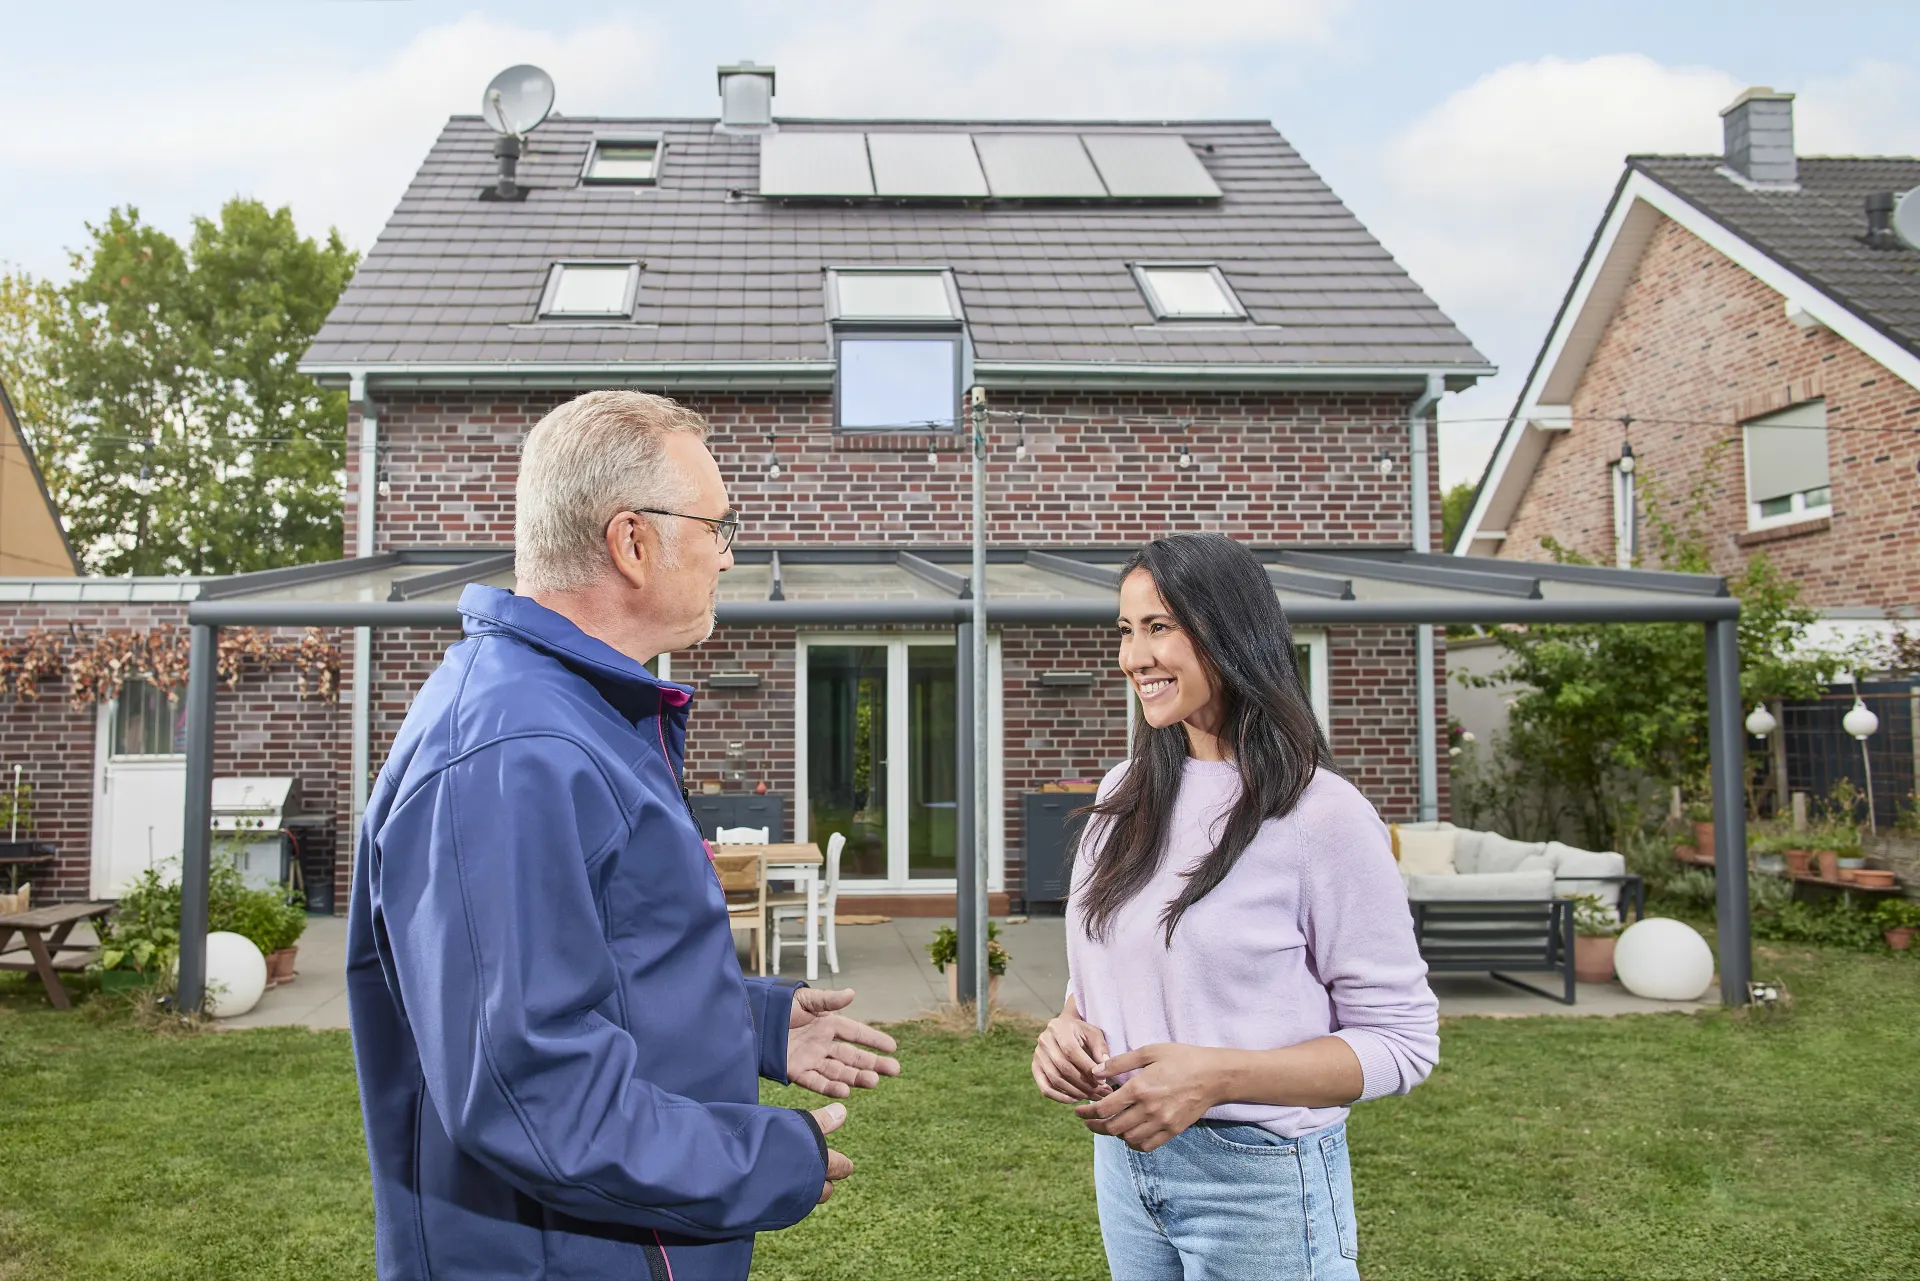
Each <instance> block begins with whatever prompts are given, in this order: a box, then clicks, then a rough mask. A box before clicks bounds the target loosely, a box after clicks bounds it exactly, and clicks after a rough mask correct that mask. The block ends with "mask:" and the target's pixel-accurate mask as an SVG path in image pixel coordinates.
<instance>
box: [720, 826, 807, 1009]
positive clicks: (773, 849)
mask: <svg viewBox="0 0 1920 1281" xmlns="http://www.w3.org/2000/svg"><path fill="white" fill-rule="evenodd" d="M713 852H714V853H715V854H751V855H755V856H757V857H758V858H759V859H760V861H761V862H762V863H764V864H765V865H766V868H767V879H768V880H770V881H792V882H793V883H794V884H796V885H798V886H799V887H800V889H801V890H803V891H805V893H806V896H807V981H808V982H809V983H811V982H813V981H814V980H816V979H818V978H819V977H820V869H821V867H822V866H823V865H825V863H826V861H827V860H826V858H825V857H824V856H823V855H822V854H821V853H820V847H819V846H818V845H815V844H814V843H813V842H812V841H804V842H789V843H783V844H776V845H731V844H729V845H716V846H714V847H713Z"/></svg>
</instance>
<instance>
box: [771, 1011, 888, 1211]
mask: <svg viewBox="0 0 1920 1281" xmlns="http://www.w3.org/2000/svg"><path fill="white" fill-rule="evenodd" d="M851 1004H853V990H852V989H851V988H843V989H841V990H840V991H837V992H828V991H824V990H822V989H820V988H817V987H802V988H795V989H794V993H793V1018H792V1020H791V1021H790V1022H789V1023H788V1024H787V1080H789V1081H791V1082H793V1083H794V1084H795V1085H798V1086H801V1087H803V1088H805V1089H809V1090H812V1091H813V1092H814V1093H815V1094H824V1095H826V1096H827V1097H828V1098H830V1099H844V1098H846V1097H847V1096H848V1095H849V1094H852V1093H853V1090H854V1087H855V1086H858V1087H859V1088H860V1089H863V1090H870V1089H872V1088H873V1087H874V1086H876V1085H878V1084H880V1078H881V1077H883V1076H899V1075H900V1061H899V1060H898V1059H893V1058H886V1057H884V1056H885V1055H888V1054H891V1053H893V1051H894V1049H895V1048H897V1047H896V1046H895V1045H894V1040H893V1038H892V1037H890V1036H888V1035H887V1034H886V1033H885V1032H882V1031H880V1030H878V1029H877V1028H870V1027H868V1026H867V1025H866V1024H865V1023H862V1022H860V1021H859V1020H858V1019H850V1018H848V1017H847V1016H846V1015H844V1014H841V1013H840V1012H839V1011H841V1010H844V1009H846V1008H847V1006H849V1005H851ZM862 1046H866V1047H867V1049H862V1048H861V1047H862ZM871 1050H879V1051H880V1052H881V1053H880V1054H873V1053H870V1052H869V1051H871ZM822 1110H823V1111H826V1110H830V1109H822ZM822 1199H823V1200H824V1198H822Z"/></svg>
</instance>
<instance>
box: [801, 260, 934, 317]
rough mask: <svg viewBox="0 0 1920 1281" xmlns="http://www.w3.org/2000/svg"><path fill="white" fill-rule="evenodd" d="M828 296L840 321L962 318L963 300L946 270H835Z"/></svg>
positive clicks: (831, 315)
mask: <svg viewBox="0 0 1920 1281" xmlns="http://www.w3.org/2000/svg"><path fill="white" fill-rule="evenodd" d="M827 299H828V308H829V315H830V317H831V318H832V319H834V320H837V321H860V320H906V321H954V320H958V319H960V300H959V298H958V296H957V294H956V291H955V290H954V288H953V281H952V279H951V278H950V277H949V276H948V274H947V273H946V272H945V271H855V270H848V269H839V270H834V271H831V272H829V273H828V278H827Z"/></svg>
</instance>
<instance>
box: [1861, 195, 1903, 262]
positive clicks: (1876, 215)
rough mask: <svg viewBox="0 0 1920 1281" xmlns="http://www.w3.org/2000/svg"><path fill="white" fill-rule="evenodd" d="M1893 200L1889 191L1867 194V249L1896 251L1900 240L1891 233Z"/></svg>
mask: <svg viewBox="0 0 1920 1281" xmlns="http://www.w3.org/2000/svg"><path fill="white" fill-rule="evenodd" d="M1893 206H1894V198H1893V193H1892V192H1891V191H1869V192H1868V193H1867V247H1868V248H1870V249H1898V248H1899V247H1900V238H1899V237H1898V236H1896V235H1895V234H1894V231H1893Z"/></svg>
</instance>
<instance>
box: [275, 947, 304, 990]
mask: <svg viewBox="0 0 1920 1281" xmlns="http://www.w3.org/2000/svg"><path fill="white" fill-rule="evenodd" d="M299 951H300V949H299V948H297V947H283V948H281V949H280V950H279V951H277V952H269V953H267V986H268V987H278V986H279V985H280V984H282V983H291V982H293V958H294V957H295V955H297V954H298V953H299Z"/></svg>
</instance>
